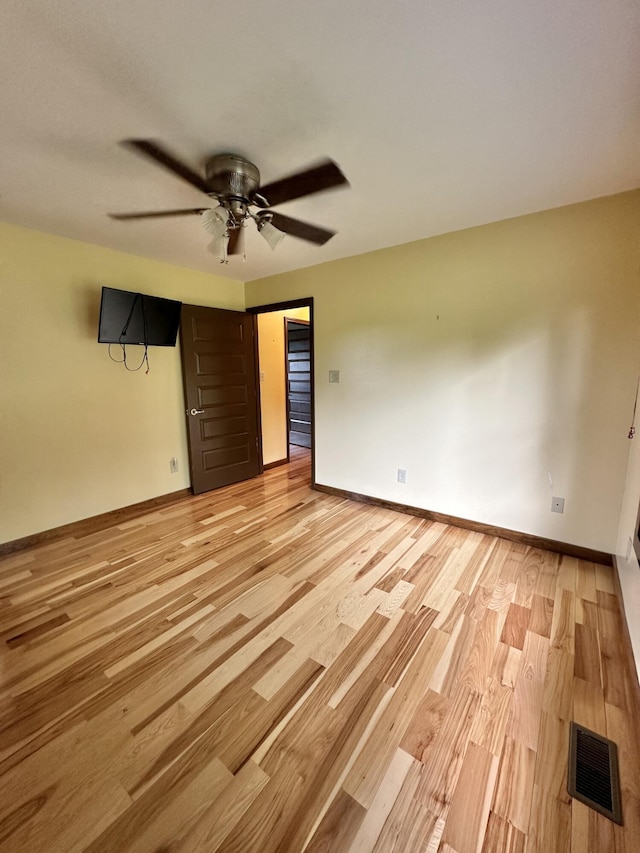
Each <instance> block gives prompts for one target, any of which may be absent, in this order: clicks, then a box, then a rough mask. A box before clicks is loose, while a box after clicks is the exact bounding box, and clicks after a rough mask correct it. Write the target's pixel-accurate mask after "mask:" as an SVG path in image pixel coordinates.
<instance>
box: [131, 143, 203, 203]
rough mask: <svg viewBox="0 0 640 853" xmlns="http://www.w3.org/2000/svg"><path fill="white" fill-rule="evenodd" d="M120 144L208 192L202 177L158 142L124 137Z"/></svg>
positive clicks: (201, 190) (198, 188)
mask: <svg viewBox="0 0 640 853" xmlns="http://www.w3.org/2000/svg"><path fill="white" fill-rule="evenodd" d="M121 144H122V145H124V147H125V148H130V149H131V150H132V151H135V152H137V153H138V154H143V155H144V156H145V157H148V158H149V159H150V160H153V161H154V162H155V163H159V164H160V165H161V166H164V168H165V169H168V170H169V171H170V172H173V174H174V175H177V176H178V177H179V178H182V180H183V181H186V182H187V183H188V184H191V186H193V187H195V188H196V189H197V190H200V192H203V193H207V194H208V193H209V187H208V186H207V184H206V182H205V180H204V178H203V177H201V176H200V175H198V173H197V172H194V171H193V169H190V168H189V167H188V166H186V165H185V164H184V163H181V162H180V160H177V159H176V158H175V157H174V156H173V154H170V153H169V152H168V151H167V150H166V149H164V148H163V147H162V146H161V145H158V143H157V142H154V141H153V140H152V139H125V140H124V141H123V142H122V143H121Z"/></svg>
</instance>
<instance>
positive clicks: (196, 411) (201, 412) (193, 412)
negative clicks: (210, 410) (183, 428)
mask: <svg viewBox="0 0 640 853" xmlns="http://www.w3.org/2000/svg"><path fill="white" fill-rule="evenodd" d="M189 414H191V415H204V409H191V411H190V412H189Z"/></svg>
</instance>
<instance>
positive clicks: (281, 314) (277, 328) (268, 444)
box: [258, 308, 309, 465]
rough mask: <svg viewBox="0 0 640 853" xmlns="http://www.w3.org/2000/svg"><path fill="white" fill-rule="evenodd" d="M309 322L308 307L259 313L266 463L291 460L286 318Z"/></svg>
mask: <svg viewBox="0 0 640 853" xmlns="http://www.w3.org/2000/svg"><path fill="white" fill-rule="evenodd" d="M285 317H289V318H291V319H293V320H308V319H309V309H308V308H289V309H287V310H286V311H271V312H269V313H267V314H258V358H259V362H260V363H259V370H260V414H261V419H262V461H263V463H264V464H265V465H268V464H269V463H270V462H279V461H280V460H281V459H286V458H287V400H286V385H285V369H284V352H285V349H284V318H285Z"/></svg>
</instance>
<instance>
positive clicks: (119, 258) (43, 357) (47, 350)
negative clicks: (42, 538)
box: [0, 224, 244, 542]
mask: <svg viewBox="0 0 640 853" xmlns="http://www.w3.org/2000/svg"><path fill="white" fill-rule="evenodd" d="M103 285H106V286H108V287H116V288H120V289H123V290H132V291H140V292H142V293H148V294H152V295H154V296H164V297H168V298H173V299H179V300H180V301H182V302H186V303H192V304H197V305H208V306H214V307H219V308H230V309H236V310H242V309H243V308H244V287H243V285H242V284H241V283H238V282H232V281H228V280H226V279H222V278H220V277H218V276H215V275H207V274H206V273H202V272H197V271H194V270H187V269H182V268H180V267H175V266H171V265H169V264H164V263H159V262H156V261H151V260H146V259H144V258H140V257H136V256H133V255H128V254H124V253H122V252H115V251H111V250H109V249H104V248H100V247H98V246H94V245H90V244H87V243H81V242H78V241H74V240H68V239H65V238H62V237H55V236H53V235H48V234H42V233H40V232H35V231H30V230H27V229H25V228H19V227H16V226H13V225H5V224H0V304H1V310H0V429H1V435H2V439H1V442H0V542H3V541H9V540H12V539H14V538H18V537H21V536H25V535H28V534H31V533H35V532H38V531H41V530H47V529H50V528H52V527H56V526H58V525H61V524H65V523H67V522H70V521H76V520H78V519H81V518H87V517H89V516H93V515H96V514H98V513H101V512H106V511H108V510H111V509H114V508H116V507H120V506H127V505H129V504H132V503H136V502H138V501H142V500H146V499H147V498H151V497H155V496H157V495H163V494H167V493H168V492H173V491H177V490H179V489H182V488H185V487H186V486H188V485H189V466H188V458H187V443H186V428H185V417H184V405H183V392H182V380H181V372H180V351H179V347H176V348H162V347H151V348H150V349H149V360H150V364H151V370H150V373H149V374H148V375H145V372H144V370H141V371H140V372H138V373H127V371H126V370H125V369H124V367H123V366H122V365H121V364H115V363H114V362H112V361H110V360H109V357H108V355H107V345H106V344H98V343H97V335H98V312H99V308H100V294H101V288H102V286H103ZM112 349H114V350H116V352H115V353H114V354H115V355H116V356H117V355H118V353H117V349H118V348H117V347H114V348H112ZM130 350H131V354H130V355H131V361H132V362H134V363H137V362H136V359H139V357H140V355H141V353H142V348H141V347H131V348H130ZM173 456H175V457H177V458H178V461H179V466H180V469H179V472H178V473H177V474H171V473H170V470H169V460H170V459H171V457H173Z"/></svg>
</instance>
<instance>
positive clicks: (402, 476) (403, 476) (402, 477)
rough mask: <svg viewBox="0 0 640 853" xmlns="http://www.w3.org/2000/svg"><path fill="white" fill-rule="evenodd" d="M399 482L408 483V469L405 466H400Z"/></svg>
mask: <svg viewBox="0 0 640 853" xmlns="http://www.w3.org/2000/svg"><path fill="white" fill-rule="evenodd" d="M398 482H399V483H406V482H407V471H406V469H405V468H398Z"/></svg>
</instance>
